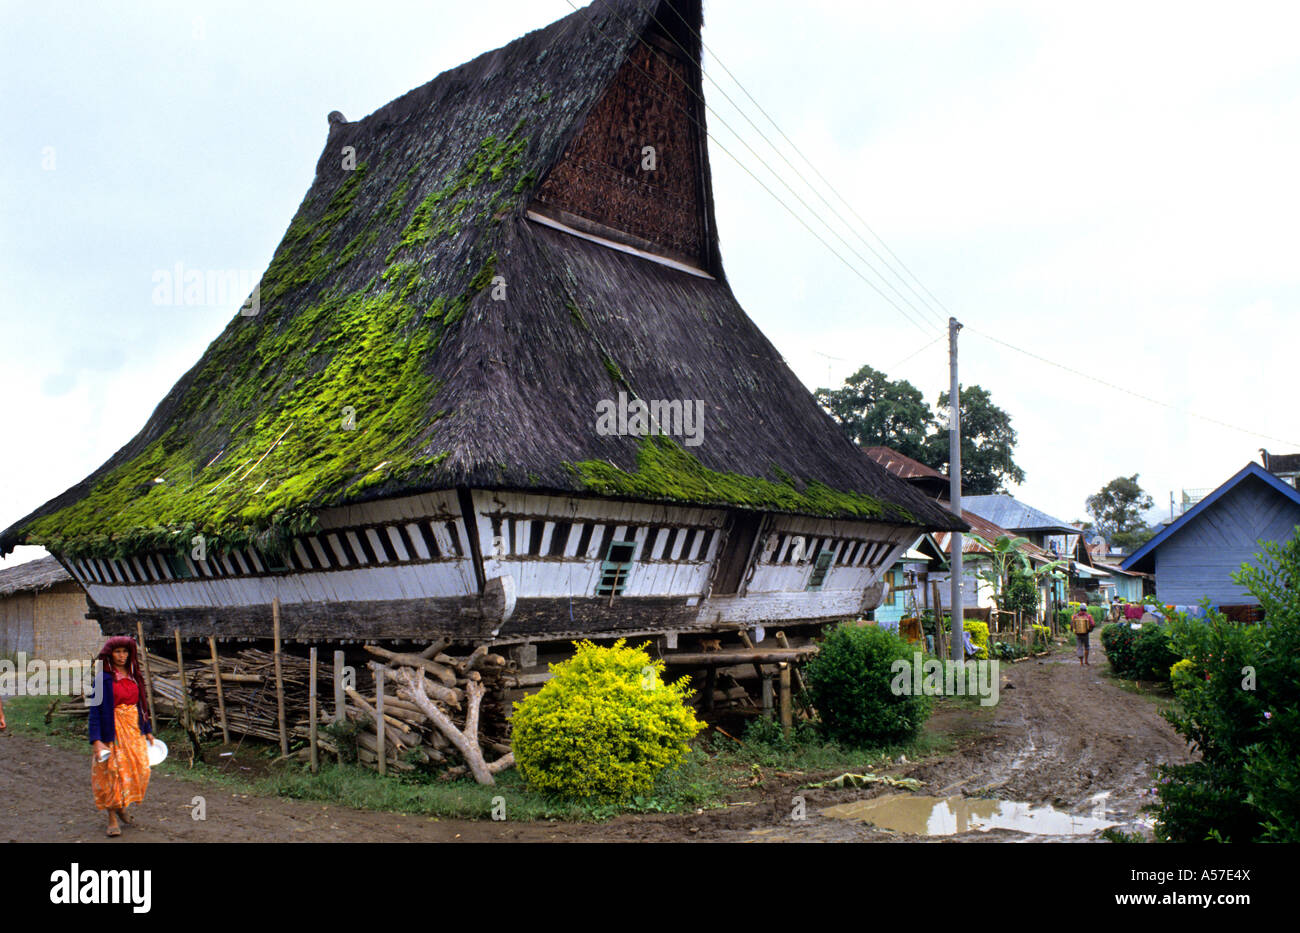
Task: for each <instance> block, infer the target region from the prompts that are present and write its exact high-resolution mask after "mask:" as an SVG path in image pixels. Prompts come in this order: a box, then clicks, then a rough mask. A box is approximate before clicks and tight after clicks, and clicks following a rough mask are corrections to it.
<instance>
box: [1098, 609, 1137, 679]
mask: <svg viewBox="0 0 1300 933" xmlns="http://www.w3.org/2000/svg"><path fill="white" fill-rule="evenodd" d="M1136 645H1137V632H1135V631H1133V628H1132V627H1131V626H1130V625H1129V623H1127V622H1112V623H1111V624H1110V625H1108V626H1106V627H1105V628H1103V629H1102V630H1101V646H1102V648H1104V649H1105V650H1106V658H1107V659H1108V660H1109V661H1110V668H1111V670H1113V671H1114V672H1115V673H1116V674H1118V675H1119V676H1121V677H1134V676H1135V675H1134V674H1133V671H1134V670H1135V669H1136V657H1137V649H1136Z"/></svg>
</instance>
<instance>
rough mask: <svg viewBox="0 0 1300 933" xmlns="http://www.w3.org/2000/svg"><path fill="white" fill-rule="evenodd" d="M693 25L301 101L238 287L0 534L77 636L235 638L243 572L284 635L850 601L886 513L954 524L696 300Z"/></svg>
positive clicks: (245, 626)
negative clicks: (116, 424) (102, 435)
mask: <svg viewBox="0 0 1300 933" xmlns="http://www.w3.org/2000/svg"><path fill="white" fill-rule="evenodd" d="M700 24H701V10H700V4H699V2H698V0H696V2H691V0H684V2H663V3H659V4H657V5H656V4H654V3H650V4H645V3H638V2H632V0H619V2H598V3H595V4H593V5H591V6H589V7H587V8H585V9H583V10H581V11H579V12H576V13H574V14H573V15H570V16H567V17H565V18H564V19H562V20H559V21H558V22H556V23H553V24H552V25H550V26H548V27H546V28H545V29H542V30H539V31H536V32H533V33H530V34H529V35H526V36H524V37H523V38H521V39H518V40H516V41H514V42H512V43H510V44H509V45H507V46H505V47H504V48H501V49H498V50H496V51H493V52H488V53H486V54H484V55H482V56H480V57H478V58H476V59H474V60H473V61H471V62H469V63H468V64H465V65H462V66H460V67H459V68H455V69H453V70H451V71H448V72H445V73H443V74H441V75H439V76H438V77H437V78H435V79H434V80H432V81H430V82H429V83H428V84H425V85H424V86H422V87H419V88H417V89H415V90H413V91H411V92H409V93H408V94H406V95H404V96H402V97H400V98H398V99H397V100H395V101H393V102H392V103H390V104H388V105H386V106H385V107H383V108H381V109H380V110H378V111H376V112H375V113H373V114H371V115H370V116H368V117H366V118H364V119H362V120H359V121H356V122H348V121H346V120H345V119H344V118H343V117H342V116H341V115H339V114H337V113H334V114H331V115H330V120H329V123H330V128H329V136H328V140H327V142H326V145H325V148H324V151H323V152H322V154H321V156H320V159H319V161H318V163H317V165H316V177H315V180H314V181H313V183H312V185H311V188H310V190H308V192H307V195H306V197H305V198H304V199H303V202H302V204H301V206H300V207H299V209H298V212H297V214H296V215H295V217H294V218H293V222H292V223H291V224H290V226H289V229H288V232H287V233H286V234H285V236H284V239H283V240H282V241H281V243H280V245H279V247H278V248H277V249H276V251H275V254H274V257H273V258H272V260H271V263H270V266H269V268H268V269H267V270H266V273H265V275H264V276H263V278H262V280H261V282H260V285H259V289H258V292H257V293H256V294H254V295H253V296H252V298H250V300H249V302H248V303H247V304H246V306H245V307H244V308H242V309H240V313H239V314H237V315H235V316H234V317H233V319H232V320H231V321H230V323H229V324H228V325H227V327H226V329H225V330H224V331H223V332H222V333H221V334H220V335H219V336H218V337H217V338H216V340H214V341H213V343H212V344H211V346H209V347H208V349H207V351H206V352H205V353H204V355H203V357H202V358H201V359H200V360H199V361H198V363H197V364H196V365H195V366H194V367H193V368H192V369H191V370H190V371H189V372H188V373H186V374H185V376H184V377H183V378H182V379H181V380H180V381H179V382H178V383H177V384H176V386H175V387H174V388H173V389H172V390H171V392H170V393H168V395H167V397H166V398H165V399H163V401H162V402H161V403H160V404H159V405H158V407H157V409H156V410H155V411H154V413H153V415H152V417H151V418H150V419H149V421H148V423H147V424H146V425H145V426H144V428H143V430H142V431H141V432H140V433H139V434H138V435H137V436H136V437H135V438H133V439H132V440H131V441H130V442H129V443H127V444H126V446H124V447H123V448H122V449H121V450H120V451H118V453H117V454H115V455H114V456H113V457H112V458H111V459H110V460H109V461H108V462H107V463H105V464H104V465H103V466H102V467H100V468H99V469H98V470H96V471H95V472H94V473H93V474H91V475H90V476H89V477H88V478H87V479H86V480H84V481H83V482H81V483H79V484H78V485H77V486H75V487H74V488H72V489H70V490H68V491H67V492H65V493H64V494H62V495H60V496H58V497H57V498H55V499H53V500H52V501H50V502H48V503H46V504H45V505H43V506H41V507H40V508H39V509H37V510H36V511H35V512H33V513H32V514H30V515H28V516H27V517H25V518H23V519H22V520H21V521H19V522H17V523H16V524H14V525H13V526H12V527H11V528H9V529H7V530H6V531H5V532H4V533H3V535H2V536H0V551H6V552H7V551H9V550H11V549H12V548H13V547H14V546H15V545H16V544H20V543H40V544H44V545H46V546H47V547H48V548H49V549H50V550H51V551H52V552H53V553H54V554H55V555H56V556H57V557H58V559H59V561H60V562H61V563H62V564H63V566H64V567H66V568H67V570H68V571H69V573H71V574H72V576H74V577H75V578H76V580H77V581H78V582H79V583H81V584H82V585H83V586H84V587H85V589H86V592H87V593H88V594H89V599H90V603H91V613H92V615H94V616H95V617H96V618H97V619H98V620H99V622H100V623H101V625H102V626H103V629H104V631H105V632H106V633H122V632H134V631H135V627H136V623H137V622H139V623H142V625H143V629H144V631H145V633H146V635H147V636H150V635H152V636H160V635H170V634H171V633H172V632H173V630H179V631H180V632H181V634H182V635H191V636H193V635H208V634H210V633H215V634H216V635H217V636H218V637H232V636H233V637H254V638H260V637H266V636H267V635H269V634H270V631H271V624H272V623H271V618H272V614H271V611H270V607H271V604H272V600H273V599H277V598H278V600H279V602H280V604H281V606H282V631H283V632H284V634H285V635H286V636H287V637H294V638H299V639H339V638H346V639H377V638H382V639H421V638H423V639H430V638H433V637H438V636H452V637H455V638H457V639H458V640H462V641H464V642H468V643H487V642H491V643H495V644H503V643H504V644H509V643H521V642H530V641H545V640H547V639H552V640H558V639H562V638H568V637H573V636H604V637H609V636H618V635H625V634H626V635H633V634H639V633H646V632H654V633H673V632H700V631H718V630H727V629H735V628H743V627H748V626H753V625H758V624H761V623H763V622H768V621H776V620H779V621H780V622H781V624H782V625H783V626H791V625H798V624H800V623H804V624H813V623H824V622H827V621H830V620H835V619H842V618H852V617H855V616H857V615H859V614H860V613H861V612H862V611H863V610H864V609H870V608H871V607H873V606H874V605H875V604H876V602H877V601H878V600H879V598H880V585H879V581H880V578H881V574H882V573H883V572H884V571H885V570H886V569H887V568H889V567H890V566H892V565H893V563H894V562H895V561H896V560H897V559H898V558H899V556H900V555H902V554H903V553H904V552H906V551H907V549H908V547H909V546H910V544H911V543H912V542H913V541H915V540H916V538H917V536H918V534H919V533H920V532H922V531H924V530H927V529H932V530H946V529H954V528H964V527H965V526H964V525H963V524H962V523H961V522H960V521H958V520H957V519H956V518H955V517H954V516H953V515H951V514H950V513H949V512H947V511H946V510H944V509H943V508H941V507H940V506H938V505H937V504H936V503H935V502H933V501H932V500H930V499H928V498H927V497H926V496H925V495H923V494H922V493H921V492H918V491H916V490H914V489H912V488H911V487H909V486H908V485H907V484H906V483H904V482H902V481H901V480H898V479H895V478H894V477H891V476H890V475H889V474H888V473H887V472H886V471H885V470H883V469H881V468H880V467H879V466H877V465H876V464H874V463H872V462H870V461H868V460H867V459H866V458H864V457H863V456H862V455H861V454H860V453H859V452H858V451H857V449H856V448H855V447H854V446H853V445H852V444H851V443H850V442H849V441H848V440H846V439H845V438H844V436H843V435H842V434H841V433H840V431H839V430H838V429H837V427H836V426H835V425H834V424H833V423H832V422H831V420H830V419H829V418H828V417H827V416H826V415H825V414H824V413H823V412H822V411H821V410H820V409H819V407H818V406H817V404H816V402H815V400H814V399H813V397H812V395H811V394H810V393H809V392H808V391H807V390H806V389H805V388H804V386H803V385H802V384H801V383H800V382H799V380H798V379H797V378H796V377H795V375H794V374H793V373H792V372H791V371H790V369H789V368H788V367H787V366H786V365H785V363H784V362H783V361H782V359H781V355H780V353H778V352H777V350H776V348H775V347H773V346H772V344H771V343H770V342H769V341H768V340H767V339H766V338H765V337H764V336H763V335H762V333H760V332H759V330H758V328H757V327H755V326H754V324H753V322H752V321H750V319H749V318H748V317H747V316H746V315H745V312H744V311H743V310H742V309H741V307H740V305H739V304H738V303H737V301H736V298H735V296H734V295H733V294H732V291H731V288H730V287H729V285H728V284H727V279H726V277H725V275H724V273H723V268H722V262H721V258H720V255H719V249H718V231H717V225H716V222H715V220H714V209H713V200H712V191H711V181H710V172H709V162H708V157H707V148H706V138H705V133H704V125H705V122H704V117H705V110H704V106H703V99H702V97H701V94H702V89H701V73H700V65H699V61H700V37H699V28H700ZM647 428H648V429H649V432H650V433H648V434H647ZM656 428H657V429H659V430H660V431H661V432H662V433H661V434H658V435H656V434H654V433H653V431H654V430H655V429H656ZM670 643H671V642H670Z"/></svg>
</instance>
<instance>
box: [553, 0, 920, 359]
mask: <svg viewBox="0 0 1300 933" xmlns="http://www.w3.org/2000/svg"><path fill="white" fill-rule="evenodd" d="M565 2H566V3H568V5H569V6H570V7H572V8H573V10H574V11H575V12H577V10H578V7H577V6H576V5H575V4H574V3H573V0H565ZM614 15H615V16H617V17H618V18H619V20H620V21H622V23H623V25H624V26H628V25H630V24H629V23H628V21H627V20H626V19H624V18H623V17H622V16H619V15H618V13H614ZM591 25H592V27H593V28H594V29H595V30H596V32H597V33H598V34H599V35H600V37H601V38H602V39H604V40H605V41H606V42H608V43H609V44H610V45H611V46H612V47H613V48H615V49H622V46H621V45H620V44H619V43H617V42H615V41H614V40H613V39H611V38H610V37H609V36H608V35H606V33H605V31H604V30H603V29H601V28H600V26H598V25H596V24H595V22H592V24H591ZM637 41H638V42H640V43H641V44H642V45H644V46H645V47H646V48H647V49H648V50H649V51H650V53H651V54H652V55H655V56H657V57H659V56H658V53H657V52H656V51H655V50H654V49H653V48H652V47H651V46H650V44H649V43H648V42H646V41H645V39H644V38H642V37H641V36H640V35H638V36H637ZM660 60H661V61H663V59H662V57H660ZM627 63H628V64H630V65H632V66H633V67H634V68H636V69H637V71H639V72H640V73H641V74H642V75H643V76H644V77H645V79H646V80H647V81H649V82H650V83H651V84H652V85H654V86H655V87H657V88H658V89H659V90H660V91H663V92H664V94H665V96H666V97H667V98H668V99H669V100H670V101H672V100H673V96H672V93H671V91H670V89H669V88H666V87H664V86H663V85H662V84H660V83H659V82H658V81H656V80H655V78H654V76H653V75H651V74H650V73H649V72H647V71H646V70H645V69H644V68H642V67H641V66H640V65H638V64H637V63H636V62H634V61H632V60H631V59H628V62H627ZM686 87H687V90H689V91H690V92H691V93H692V94H694V95H695V96H696V97H697V98H698V99H699V101H700V103H701V104H702V105H703V106H704V108H705V109H706V110H707V111H709V112H711V113H713V114H714V116H717V117H718V120H719V122H721V123H722V125H723V126H726V127H727V129H729V130H731V132H732V134H733V135H734V136H735V137H736V139H737V140H739V141H740V143H741V144H742V145H744V146H745V148H746V149H749V151H750V152H751V153H752V154H753V156H754V158H755V159H757V160H758V161H759V163H760V164H762V165H763V167H764V168H766V169H767V170H768V171H769V172H771V173H772V175H773V176H774V177H775V178H776V179H777V180H778V181H780V182H781V183H782V184H783V185H785V187H786V188H787V189H788V190H789V191H790V193H791V194H794V196H795V198H797V199H798V200H799V203H801V204H802V205H803V206H804V207H805V208H807V210H808V211H809V212H810V213H812V215H813V216H814V217H815V218H817V219H818V220H819V221H821V223H822V224H823V226H825V227H826V228H827V229H828V230H830V231H831V232H832V233H833V234H835V236H836V237H837V238H839V240H840V241H841V242H842V243H844V245H845V246H849V244H848V242H847V241H845V240H844V238H843V237H842V236H840V235H839V233H838V232H837V231H836V230H835V229H834V228H833V227H831V225H830V224H828V223H826V221H825V220H824V219H823V218H822V217H821V216H820V215H819V214H818V213H817V212H816V211H814V210H813V209H812V207H811V206H809V205H808V203H807V202H806V201H804V200H803V198H801V197H800V196H799V194H798V193H797V192H795V191H794V189H793V188H790V185H789V184H788V183H787V182H786V181H785V180H784V179H782V178H781V176H780V174H779V173H778V172H776V171H775V170H773V169H772V167H771V166H770V165H768V164H767V162H766V161H765V160H764V159H763V158H762V156H760V155H759V154H758V153H757V152H754V149H753V147H752V146H750V145H749V144H748V143H747V142H745V140H744V139H743V138H742V137H741V136H740V134H739V133H736V131H735V130H734V129H732V128H731V126H730V125H729V124H728V123H727V122H726V121H725V120H723V119H722V117H721V116H719V115H718V114H717V113H716V112H715V111H713V110H712V109H711V108H710V107H709V106H708V104H706V103H705V102H704V98H703V97H701V96H700V95H699V94H698V93H697V92H696V91H695V89H694V88H691V87H690V86H689V85H687V86H686ZM674 106H676V107H677V109H679V110H681V111H682V113H684V114H685V115H686V117H687V119H689V120H690V121H691V122H692V123H693V124H695V127H696V128H697V129H698V130H700V132H702V133H704V135H705V136H706V137H707V138H708V139H710V140H712V141H713V143H714V144H715V145H716V146H717V147H718V148H719V149H721V150H722V151H723V152H724V153H725V154H726V155H727V156H728V157H729V158H730V159H731V160H732V161H733V162H735V163H736V164H737V165H738V166H740V168H741V169H742V170H743V171H744V172H745V174H747V175H749V177H750V178H752V179H754V181H756V182H758V184H759V187H761V188H762V189H763V190H764V191H766V192H767V193H768V194H769V195H770V196H771V197H773V198H774V199H775V200H776V202H777V203H778V204H780V205H781V206H782V207H784V208H785V209H786V210H787V211H788V212H789V213H790V215H791V216H792V217H794V219H795V220H797V221H799V223H800V225H801V226H803V228H804V229H805V230H807V231H808V232H809V233H811V234H812V235H813V236H814V237H816V238H817V241H818V242H819V243H821V244H822V245H823V246H825V247H826V248H827V249H828V250H830V251H831V253H832V254H833V255H834V256H835V257H836V258H837V259H839V260H840V262H842V263H844V265H845V266H846V267H847V268H848V269H849V271H850V272H852V273H853V274H854V275H856V276H857V277H858V278H860V279H861V280H862V281H863V282H865V283H866V284H867V285H869V286H870V287H871V289H872V290H873V291H875V292H876V294H878V295H879V296H880V297H881V298H882V299H884V301H885V302H886V304H888V305H889V306H890V307H892V308H893V309H894V310H895V311H897V312H898V313H899V314H901V315H903V317H904V318H906V319H907V320H908V321H910V322H911V323H912V324H913V325H915V326H916V327H917V328H918V329H919V330H920V331H921V332H922V333H927V334H928V333H930V330H929V329H928V328H927V327H925V326H924V325H923V324H921V323H920V321H918V320H917V319H916V318H914V317H912V315H910V314H908V313H907V312H906V311H904V310H903V309H902V308H901V307H900V306H899V305H898V304H897V303H895V302H894V301H893V300H892V299H891V298H890V297H889V296H888V295H886V294H885V293H884V292H883V291H882V290H881V289H880V287H879V286H878V285H876V283H875V282H873V281H871V280H870V279H868V278H867V277H866V276H865V275H863V274H862V272H861V271H860V270H859V269H858V268H857V267H856V266H854V265H853V264H852V263H850V262H849V261H848V260H847V259H845V258H844V256H843V255H841V254H840V253H839V252H838V251H837V250H836V249H835V248H834V247H833V246H831V244H830V243H828V242H826V240H825V239H824V238H823V237H822V236H821V235H820V234H819V233H818V232H817V231H816V230H814V229H813V228H812V227H811V226H809V225H808V223H807V221H805V220H804V219H803V218H802V217H801V216H799V214H798V213H797V212H796V211H795V210H794V209H793V208H792V207H790V205H788V204H787V203H786V202H785V201H783V200H782V199H781V198H780V197H779V196H778V195H777V194H776V192H774V191H773V190H772V189H771V188H770V187H768V186H767V185H766V184H765V183H764V182H763V180H762V179H761V178H759V177H758V176H757V175H755V174H754V172H753V171H752V170H751V169H750V168H749V166H747V165H746V164H745V163H744V162H742V161H741V160H740V159H739V158H737V157H736V155H735V154H734V153H732V152H731V150H729V149H727V147H726V146H724V145H722V143H721V142H719V141H718V138H717V137H716V136H714V135H713V134H712V133H710V132H709V131H708V130H706V129H705V128H704V126H703V125H701V123H700V121H699V120H698V119H697V118H696V116H695V115H694V114H693V113H691V112H690V110H689V109H687V108H686V107H684V106H682V105H681V104H680V103H677V102H675V101H674ZM849 249H850V251H851V252H853V254H854V255H856V256H857V257H858V258H859V259H861V260H862V261H863V262H864V263H865V264H866V265H867V268H869V269H872V271H873V272H874V271H876V270H875V269H874V267H872V266H871V264H870V263H869V262H868V261H867V260H866V259H865V258H864V257H863V256H862V255H861V254H860V253H858V252H857V251H856V250H854V249H853V248H852V247H851V246H849ZM876 274H877V275H879V274H880V273H879V272H877V273H876ZM881 280H882V281H885V279H884V276H881ZM918 313H920V312H918ZM931 326H933V325H931Z"/></svg>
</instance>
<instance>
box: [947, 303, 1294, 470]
mask: <svg viewBox="0 0 1300 933" xmlns="http://www.w3.org/2000/svg"><path fill="white" fill-rule="evenodd" d="M966 329H967V330H969V331H970V332H971V333H974V334H978V335H979V336H981V337H983V338H984V339H985V340H991V341H993V342H994V343H999V344H1001V345H1002V346H1004V347H1006V348H1008V349H1010V350H1015V351H1016V352H1017V353H1023V354H1024V355H1025V356H1029V357H1032V358H1034V359H1036V360H1038V361H1039V362H1041V363H1046V364H1047V365H1048V366H1055V367H1056V368H1057V369H1063V370H1065V371H1066V372H1068V373H1073V374H1074V375H1076V376H1082V377H1083V378H1084V379H1089V380H1091V381H1092V382H1096V383H1098V384H1100V385H1104V386H1106V387H1107V388H1108V389H1114V390H1115V391H1116V392H1123V393H1124V394H1126V395H1131V396H1133V397H1134V398H1140V399H1142V401H1144V402H1150V403H1151V404H1152V405H1159V406H1160V407H1161V408H1168V409H1169V410H1170V411H1181V412H1182V413H1183V414H1185V415H1187V416H1188V417H1191V418H1199V419H1200V420H1201V421H1208V422H1209V423H1210V424H1214V425H1218V426H1219V427H1221V428H1228V429H1230V430H1233V431H1239V432H1241V433H1242V434H1249V435H1250V436H1252V437H1262V438H1264V439H1265V440H1270V441H1277V442H1278V443H1279V444H1288V445H1290V446H1292V447H1300V443H1297V442H1296V441H1290V440H1287V439H1286V438H1282V437H1274V436H1273V435H1272V434H1264V433H1263V432H1261V431H1254V430H1251V429H1250V428H1243V427H1241V426H1240V425H1235V424H1229V423H1228V422H1227V421H1220V420H1219V419H1218V418H1211V417H1209V416H1208V415H1202V414H1199V413H1197V412H1194V411H1189V410H1188V409H1185V408H1180V407H1178V406H1177V405H1171V404H1169V403H1168V402H1162V401H1160V399H1158V398H1152V397H1151V396H1149V395H1143V394H1142V393H1141V392H1134V391H1133V390H1132V389H1127V388H1125V387H1124V386H1121V385H1116V384H1115V383H1113V382H1107V381H1106V380H1105V379H1101V378H1099V377H1097V376H1094V375H1092V374H1091V373H1086V372H1084V371H1083V370H1080V369H1075V368H1074V367H1073V366H1066V365H1065V364H1064V363H1058V362H1056V361H1055V360H1050V359H1048V358H1047V357H1045V356H1042V355H1041V354H1038V353H1034V352H1033V351H1032V350H1025V349H1023V348H1021V347H1017V346H1015V345H1014V344H1010V343H1007V342H1006V341H1005V340H1003V339H1001V338H1000V337H994V336H993V335H992V334H986V333H984V332H983V331H982V330H979V329H978V328H975V327H971V326H970V325H969V324H968V325H966Z"/></svg>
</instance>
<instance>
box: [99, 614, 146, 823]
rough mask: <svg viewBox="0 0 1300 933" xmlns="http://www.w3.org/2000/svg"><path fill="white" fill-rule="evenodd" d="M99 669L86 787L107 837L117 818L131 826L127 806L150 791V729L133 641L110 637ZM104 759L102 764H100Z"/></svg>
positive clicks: (102, 651)
mask: <svg viewBox="0 0 1300 933" xmlns="http://www.w3.org/2000/svg"><path fill="white" fill-rule="evenodd" d="M99 659H100V661H102V662H103V670H102V671H101V672H100V675H99V682H98V696H97V700H98V702H96V703H95V704H93V705H92V706H91V708H90V743H91V745H92V746H94V749H95V753H94V758H93V759H92V761H91V766H90V785H91V789H92V790H93V791H94V795H95V806H96V807H98V808H99V809H100V810H107V811H108V835H110V836H120V835H121V834H122V830H121V828H120V827H119V826H118V822H117V821H118V819H119V818H120V819H121V820H122V822H123V823H128V824H129V823H131V822H132V819H131V817H130V816H128V815H127V812H126V808H127V807H129V806H130V805H131V804H133V803H141V802H143V801H144V795H145V791H146V790H148V788H149V751H148V746H147V745H146V740H147V741H148V743H149V744H152V743H153V727H152V725H151V724H150V722H149V716H148V713H147V712H146V711H145V705H144V696H145V692H144V677H143V676H142V675H141V673H140V663H139V660H138V658H137V656H136V646H135V640H134V639H132V638H127V637H125V636H119V637H117V638H110V639H109V640H108V641H107V642H106V643H105V644H104V647H103V648H102V649H101V650H100V652H99ZM101 759H103V760H101Z"/></svg>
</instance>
